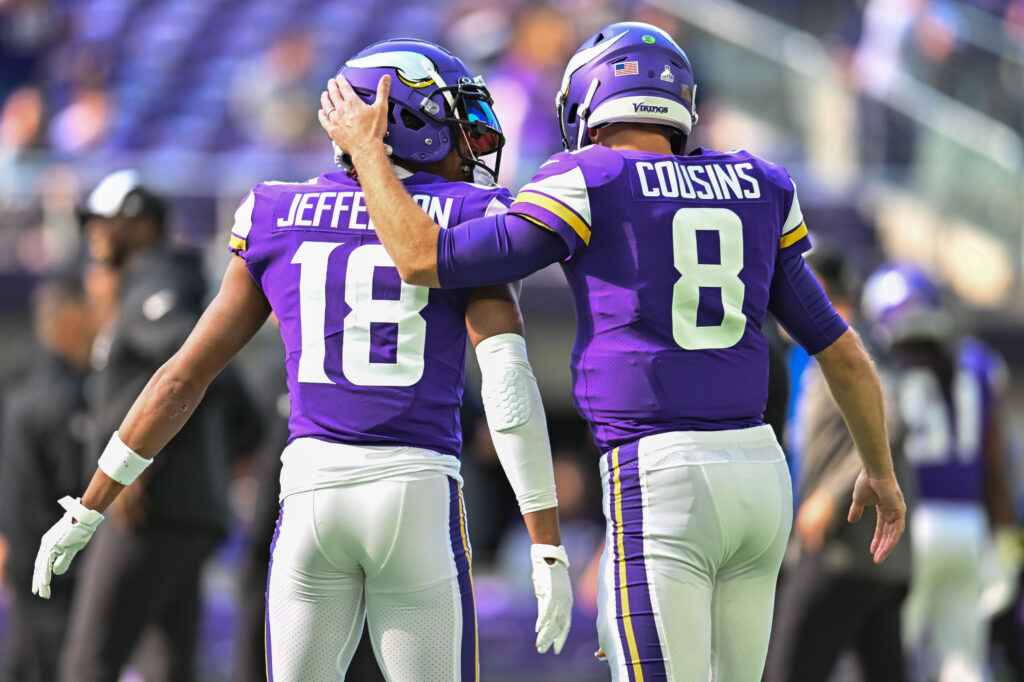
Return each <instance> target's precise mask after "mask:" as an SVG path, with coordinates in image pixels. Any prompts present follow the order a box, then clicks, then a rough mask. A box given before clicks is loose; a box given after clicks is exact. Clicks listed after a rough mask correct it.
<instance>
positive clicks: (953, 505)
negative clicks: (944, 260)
mask: <svg viewBox="0 0 1024 682" xmlns="http://www.w3.org/2000/svg"><path fill="white" fill-rule="evenodd" d="M863 310H864V314H865V316H866V318H867V320H868V321H869V322H871V323H872V324H873V325H874V327H873V332H874V334H875V335H876V336H877V338H878V339H879V340H880V342H881V343H882V344H883V346H884V347H885V348H887V349H888V353H889V358H890V360H891V362H892V365H893V370H894V372H895V379H894V381H895V400H894V404H893V407H894V411H895V415H894V416H895V417H896V418H897V419H898V421H899V422H900V426H899V428H900V433H899V434H898V435H897V438H899V439H900V441H901V447H902V449H903V452H904V453H905V455H906V458H907V460H908V461H909V463H910V465H911V467H912V468H913V471H914V475H915V478H916V481H917V490H918V504H917V506H916V508H915V509H914V511H913V513H912V514H911V516H910V526H911V531H912V533H911V540H912V542H911V549H912V553H913V575H912V579H911V587H910V594H909V596H908V598H907V603H906V608H905V610H904V614H903V616H904V640H905V644H906V646H907V649H908V655H909V657H910V660H909V663H910V668H911V672H912V674H915V675H918V676H920V678H921V679H928V680H934V679H938V680H941V681H942V682H954V681H955V682H973V681H974V680H985V679H988V670H987V669H988V665H987V662H986V651H987V643H988V638H987V636H986V633H987V623H986V622H985V617H984V614H983V612H982V610H981V608H980V607H979V603H978V602H979V598H980V596H981V592H982V587H983V570H984V566H985V563H986V561H987V560H988V559H989V556H990V552H991V551H992V535H993V532H998V530H999V529H1002V528H1006V527H1007V524H1009V523H1010V521H1011V520H1012V517H1013V514H1012V509H1011V506H1010V501H1009V491H1008V490H1007V488H1006V478H1005V471H1004V468H1003V464H1002V458H1003V454H1004V451H1005V443H1004V440H1003V438H1004V434H1003V425H1002V416H1001V411H1002V409H1003V404H1002V403H1003V401H1004V399H1005V391H1006V388H1007V384H1008V376H1007V370H1006V366H1005V364H1004V363H1003V361H1002V359H1001V358H1000V357H999V356H998V355H997V354H996V353H995V352H994V351H993V350H992V349H990V348H989V347H988V346H986V345H985V344H984V343H982V342H981V341H979V340H977V339H973V338H969V337H962V336H958V335H956V334H954V332H953V328H952V317H951V315H950V313H949V310H948V307H947V304H946V302H945V301H944V299H943V296H942V294H941V292H940V290H939V288H938V286H937V285H936V283H935V281H934V280H933V279H932V278H931V277H930V276H928V275H927V274H926V273H925V272H924V271H923V270H921V269H919V268H917V267H915V266H911V265H906V264H892V265H886V266H883V267H882V268H880V269H879V270H878V271H876V272H875V273H874V274H873V275H872V276H871V277H870V278H869V279H868V281H867V282H866V283H865V286H864V294H863Z"/></svg>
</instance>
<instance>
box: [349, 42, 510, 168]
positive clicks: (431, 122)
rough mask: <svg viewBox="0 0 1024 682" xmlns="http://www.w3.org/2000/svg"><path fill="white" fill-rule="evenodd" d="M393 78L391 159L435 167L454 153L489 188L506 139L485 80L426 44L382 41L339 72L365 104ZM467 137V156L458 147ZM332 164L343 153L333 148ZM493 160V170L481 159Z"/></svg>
mask: <svg viewBox="0 0 1024 682" xmlns="http://www.w3.org/2000/svg"><path fill="white" fill-rule="evenodd" d="M384 74H390V75H391V77H392V78H391V92H390V94H389V95H388V100H389V102H388V132H387V137H386V140H385V141H386V142H387V144H388V145H389V146H390V147H391V150H392V151H391V153H392V155H393V156H394V157H395V158H397V159H401V160H403V161H409V162H412V163H433V162H436V161H440V160H441V159H443V158H445V157H446V156H448V154H449V153H450V152H451V150H452V149H455V150H457V151H458V153H459V156H460V157H461V158H462V160H463V161H464V162H465V163H466V170H467V172H469V173H472V174H473V177H474V179H475V180H477V181H481V180H484V181H486V182H485V184H493V182H494V178H496V177H497V175H498V168H499V166H500V164H501V148H502V146H504V144H505V136H504V135H503V134H502V132H501V125H500V124H499V123H498V118H497V116H495V114H494V109H493V108H492V106H491V105H492V103H493V101H492V99H491V95H490V92H488V90H487V86H486V85H485V84H484V80H483V78H482V77H480V76H472V75H470V73H469V70H468V69H467V68H466V65H465V64H463V63H462V61H461V60H460V59H459V58H458V57H456V56H455V55H453V54H452V53H451V52H449V51H448V50H446V49H444V48H443V47H441V46H440V45H435V44H434V43H430V42H427V41H425V40H412V39H400V40H384V41H381V42H379V43H374V44H373V45H370V46H369V47H367V48H366V49H364V50H362V51H361V52H359V53H358V54H356V55H355V56H354V57H352V58H351V59H349V60H348V61H347V62H345V65H344V66H342V67H341V70H340V71H338V75H339V76H344V77H345V78H346V79H347V80H348V82H349V83H351V84H352V88H353V90H355V91H356V93H358V94H359V96H360V97H361V98H362V99H363V100H364V101H366V102H371V101H372V100H373V99H374V98H375V97H376V93H377V82H378V81H379V80H380V78H381V76H383V75H384ZM460 135H465V137H466V141H467V143H468V144H467V146H468V147H469V153H468V154H467V153H465V152H463V149H462V145H460V144H458V143H457V140H458V136H460ZM335 151H336V152H337V154H336V160H339V161H342V159H341V158H337V157H343V156H344V152H343V151H341V150H338V149H337V148H335ZM490 154H496V157H495V160H494V165H493V167H491V166H488V165H486V164H485V163H484V162H483V161H481V158H482V157H484V156H487V155H490Z"/></svg>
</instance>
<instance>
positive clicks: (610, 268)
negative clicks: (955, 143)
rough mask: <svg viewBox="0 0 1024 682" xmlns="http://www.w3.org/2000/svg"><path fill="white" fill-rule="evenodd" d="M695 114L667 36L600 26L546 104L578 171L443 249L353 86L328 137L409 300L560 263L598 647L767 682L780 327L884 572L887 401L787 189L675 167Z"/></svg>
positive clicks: (897, 507)
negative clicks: (771, 409)
mask: <svg viewBox="0 0 1024 682" xmlns="http://www.w3.org/2000/svg"><path fill="white" fill-rule="evenodd" d="M389 84H390V81H389V79H382V80H381V82H380V83H379V85H378V96H379V97H380V96H382V95H385V96H386V94H387V92H388V87H389ZM693 96H694V83H693V75H692V72H691V69H690V64H689V61H688V59H687V58H686V55H685V54H684V53H683V51H682V50H681V49H680V48H679V47H678V45H676V43H675V42H674V41H673V40H672V38H671V37H669V36H668V35H667V34H666V33H664V32H663V31H661V30H659V29H656V28H654V27H653V26H648V25H646V24H635V23H622V24H612V25H610V26H607V27H606V28H604V29H603V30H601V31H600V32H599V33H598V34H596V35H595V36H594V37H593V38H591V39H590V40H588V41H587V42H586V43H584V45H583V46H582V47H581V48H580V49H579V50H578V51H577V52H576V54H575V55H574V56H573V57H572V59H571V60H570V61H569V65H568V67H567V69H566V71H565V76H564V78H563V81H562V87H561V90H560V92H559V93H558V96H557V100H556V103H557V112H558V116H559V122H560V124H561V126H562V132H563V141H564V143H565V145H566V148H567V149H568V150H570V151H569V152H568V153H561V154H556V155H555V156H553V157H552V158H551V159H550V160H549V161H548V162H547V163H545V164H544V165H543V166H542V167H541V169H540V171H539V172H538V173H537V174H536V175H535V176H534V178H533V180H532V182H530V183H529V184H527V185H526V186H525V187H523V188H522V190H521V191H520V193H519V195H518V196H517V197H516V201H515V203H514V204H513V205H512V207H511V208H510V209H509V213H508V214H506V215H501V216H490V217H485V218H482V219H477V220H474V221H470V222H468V223H464V224H461V225H458V226H452V225H449V227H448V229H440V228H439V227H438V226H437V225H435V224H434V221H432V220H431V218H430V216H429V215H427V214H424V212H423V211H421V210H420V208H419V206H418V205H417V204H416V203H415V202H412V201H409V200H408V199H407V198H406V197H405V195H404V193H403V191H402V185H401V183H400V182H399V181H398V179H397V178H396V176H395V173H394V171H393V170H392V168H391V165H390V164H389V163H388V160H387V156H386V154H385V151H384V146H383V143H382V140H383V138H384V136H385V134H386V132H387V130H388V128H389V125H388V119H387V111H386V109H385V108H384V107H383V106H380V105H376V106H373V107H370V106H367V105H366V104H365V103H364V102H362V100H361V99H359V98H358V97H356V96H355V94H354V93H353V91H352V89H351V87H350V85H349V84H348V83H346V82H345V80H344V79H343V78H339V79H335V80H333V81H331V82H329V83H328V92H326V93H324V94H323V96H322V97H321V99H322V100H323V102H324V109H323V110H322V111H321V112H320V114H319V116H320V121H321V125H322V126H324V128H325V129H326V130H327V131H328V132H329V133H330V135H331V137H332V139H334V141H335V142H336V143H337V144H339V145H341V146H342V147H344V148H345V149H346V150H347V151H348V152H349V153H350V154H351V157H352V160H353V163H354V165H355V168H356V170H357V171H358V172H359V176H360V179H361V182H362V186H363V190H364V191H365V192H366V197H367V202H368V207H369V212H370V215H371V217H372V218H373V221H374V224H375V225H376V227H377V234H378V236H379V237H380V238H381V242H382V243H383V244H384V245H385V247H386V248H387V249H388V252H389V253H390V254H391V256H392V259H393V260H394V262H395V264H396V266H397V267H398V269H399V272H400V273H401V274H402V277H403V279H405V280H406V281H409V282H415V283H418V284H423V285H428V286H434V287H438V286H441V287H444V288H451V287H461V286H465V285H467V284H469V283H470V282H473V283H475V284H485V283H486V284H493V283H496V282H502V281H514V280H517V279H519V278H521V277H523V276H525V275H527V274H529V273H531V272H534V271H536V270H538V269H539V268H541V267H544V266H546V265H548V264H550V263H553V262H559V261H560V262H561V263H562V266H563V269H564V271H565V273H566V277H567V278H568V280H569V285H570V288H571V289H572V292H573V297H574V301H575V307H576V319H577V335H576V344H575V347H574V349H573V353H572V368H573V377H574V394H575V401H576V405H577V408H578V409H579V411H580V413H581V414H582V415H583V416H584V417H585V418H586V419H587V420H588V421H589V422H590V424H591V428H592V430H593V432H594V437H595V440H596V441H597V443H598V444H599V446H600V447H601V449H602V450H603V451H604V453H605V454H604V455H603V457H602V458H601V472H602V479H603V484H604V493H605V495H604V502H605V514H606V517H607V521H608V524H607V529H608V530H607V536H606V551H605V559H604V563H603V566H602V569H603V570H602V571H601V585H600V595H601V596H600V600H599V621H598V632H599V636H600V642H601V647H602V650H603V651H604V653H605V654H606V655H607V657H608V660H609V663H610V664H611V667H612V676H613V679H615V680H665V679H671V680H693V681H695V682H698V681H699V682H706V681H707V680H708V675H709V672H710V674H711V677H712V679H715V680H726V681H727V682H744V681H752V680H758V679H760V677H761V670H762V667H763V664H764V656H765V650H766V648H767V645H768V632H769V629H770V625H771V615H772V600H773V597H774V591H775V581H776V575H777V573H778V569H779V563H780V561H781V558H782V552H783V548H784V546H785V543H786V538H787V536H788V534H789V530H790V525H791V521H792V493H791V488H790V481H789V475H788V472H787V469H786V464H785V461H784V458H783V455H782V451H781V450H780V448H779V446H778V444H777V443H776V441H775V438H774V436H773V434H772V431H771V429H770V428H769V427H768V426H766V425H764V424H763V419H762V412H763V410H764V407H765V396H766V392H767V380H768V377H767V373H768V355H767V348H766V344H765V340H764V337H763V335H762V333H761V323H762V321H763V319H764V316H765V313H766V311H767V310H771V311H772V312H773V313H774V314H775V316H776V317H777V318H778V320H779V321H780V322H781V323H782V324H783V325H785V326H786V328H787V329H788V330H789V332H790V334H791V335H792V336H793V337H794V338H796V339H797V340H799V341H800V342H801V344H803V345H804V347H805V348H807V350H808V351H809V352H810V353H812V354H814V355H816V357H817V359H818V362H819V364H820V366H821V368H822V371H823V372H824V374H825V376H826V379H827V380H828V382H829V385H830V387H831V389H832V392H833V394H834V396H835V398H836V401H837V403H838V404H839V406H840V408H841V409H842V411H843V415H844V417H845V418H846V420H847V423H848V424H849V426H850V430H851V432H852V435H853V437H854V441H855V442H856V444H857V447H858V450H859V451H860V454H861V457H862V460H863V463H864V470H863V471H862V472H861V473H860V475H859V477H858V479H857V482H856V485H855V488H854V492H853V503H852V505H851V507H850V511H849V519H850V520H851V521H856V520H858V519H859V518H860V516H861V514H862V512H863V509H864V507H865V506H866V505H877V506H878V519H877V525H876V532H875V535H874V538H873V540H872V543H871V547H870V549H871V551H872V552H873V553H874V558H875V561H882V560H884V559H885V557H886V556H887V555H888V553H889V552H890V551H891V550H892V548H893V546H894V544H895V542H896V541H897V540H898V539H899V537H900V535H901V534H902V532H903V523H904V514H905V506H904V503H903V499H902V495H901V493H900V489H899V486H898V484H897V482H896V479H895V476H894V475H893V470H892V461H891V458H890V455H889V448H888V442H887V438H886V431H885V422H884V415H883V409H882V394H881V389H880V386H879V382H878V378H877V375H876V373H875V371H874V368H873V366H872V364H871V361H870V359H869V358H868V356H867V354H866V353H865V352H864V350H863V347H862V346H861V343H860V341H859V339H858V337H857V335H856V334H855V333H854V332H853V331H850V330H848V329H847V327H846V324H845V323H844V322H843V321H842V319H841V318H840V317H839V316H838V315H837V314H836V313H835V311H834V310H833V309H832V306H831V305H830V304H829V301H828V299H827V298H826V296H825V294H824V293H823V292H822V290H821V287H820V285H819V284H818V283H817V281H816V280H815V279H814V277H813V275H812V274H811V273H810V272H809V271H808V270H807V268H806V266H805V264H804V261H803V258H802V255H801V254H802V252H803V251H805V250H806V249H807V248H808V247H809V241H808V238H807V228H806V226H805V225H804V222H803V218H802V215H801V212H800V204H799V202H798V201H797V198H796V190H795V188H794V186H793V182H792V180H790V178H789V175H788V174H787V173H786V171H785V170H784V169H782V168H780V167H779V166H775V165H773V164H770V163H767V162H765V161H762V160H761V159H758V158H757V157H755V156H753V155H751V154H749V153H747V152H745V151H735V152H727V153H723V152H716V151H710V150H703V149H697V150H694V151H693V152H692V153H691V154H689V155H685V156H683V155H681V154H682V152H683V149H684V146H685V142H686V138H687V135H688V134H689V132H690V129H691V127H692V125H693V123H694V122H695V121H696V115H695V110H694V104H693V101H694V100H693ZM865 550H867V548H865Z"/></svg>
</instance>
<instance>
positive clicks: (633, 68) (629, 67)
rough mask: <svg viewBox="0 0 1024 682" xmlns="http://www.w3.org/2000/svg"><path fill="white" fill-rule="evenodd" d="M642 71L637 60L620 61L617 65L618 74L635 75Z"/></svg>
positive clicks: (616, 72)
mask: <svg viewBox="0 0 1024 682" xmlns="http://www.w3.org/2000/svg"><path fill="white" fill-rule="evenodd" d="M638 73H640V68H639V66H638V65H637V62H635V61H632V62H619V63H618V64H616V65H615V75H616V76H635V75H637V74H638Z"/></svg>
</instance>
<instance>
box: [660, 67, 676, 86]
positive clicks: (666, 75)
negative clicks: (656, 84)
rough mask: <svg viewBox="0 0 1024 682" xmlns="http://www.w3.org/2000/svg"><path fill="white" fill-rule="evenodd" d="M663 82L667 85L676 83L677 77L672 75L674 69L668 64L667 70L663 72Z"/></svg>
mask: <svg viewBox="0 0 1024 682" xmlns="http://www.w3.org/2000/svg"><path fill="white" fill-rule="evenodd" d="M661 80H663V81H665V82H666V83H675V82H676V77H675V76H673V75H672V67H671V66H669V65H668V64H666V65H665V70H664V71H662V72H661Z"/></svg>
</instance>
